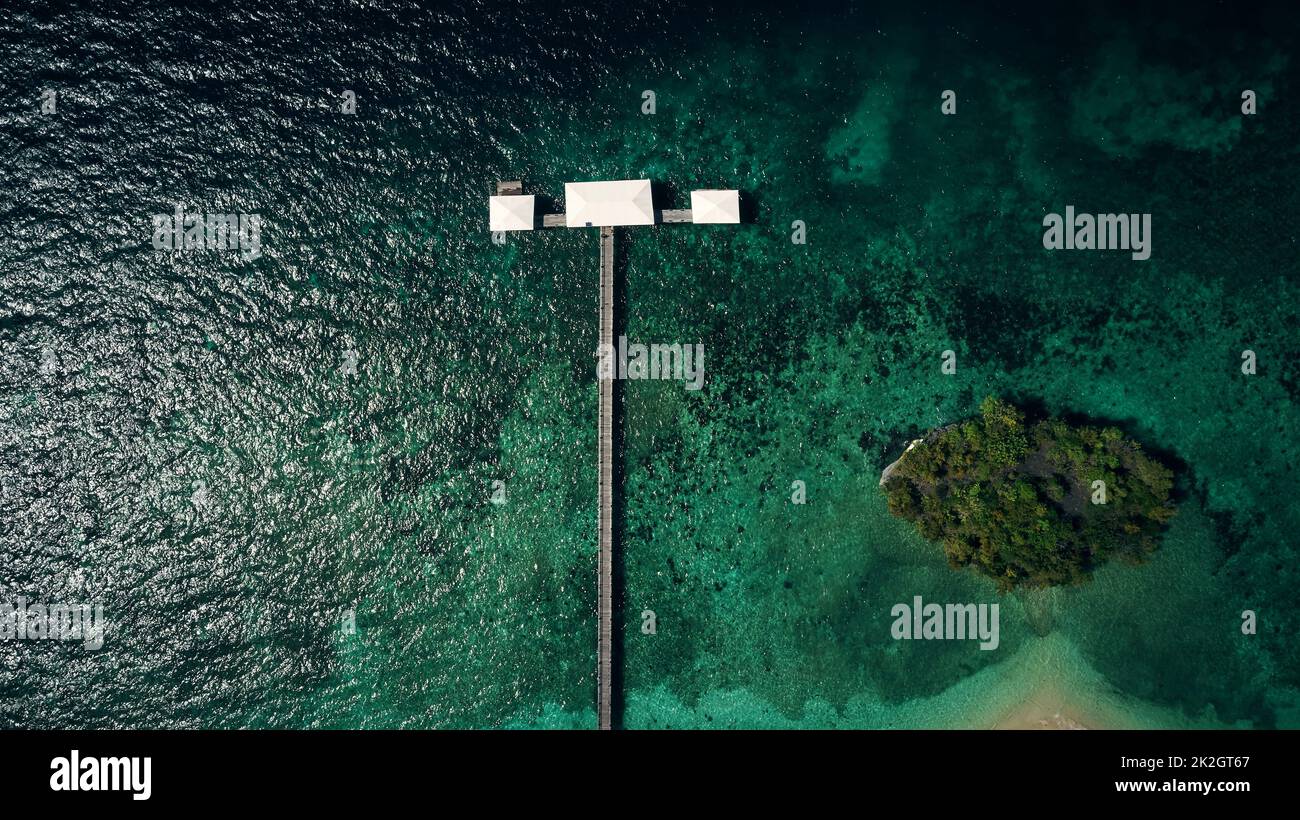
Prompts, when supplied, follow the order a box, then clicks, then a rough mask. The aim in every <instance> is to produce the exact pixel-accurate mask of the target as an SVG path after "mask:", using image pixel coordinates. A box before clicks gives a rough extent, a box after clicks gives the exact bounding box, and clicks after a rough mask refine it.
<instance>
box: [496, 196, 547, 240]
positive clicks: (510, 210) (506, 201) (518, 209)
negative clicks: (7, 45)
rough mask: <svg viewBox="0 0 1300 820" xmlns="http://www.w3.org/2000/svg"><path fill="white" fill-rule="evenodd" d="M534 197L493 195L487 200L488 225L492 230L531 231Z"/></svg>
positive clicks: (534, 205)
mask: <svg viewBox="0 0 1300 820" xmlns="http://www.w3.org/2000/svg"><path fill="white" fill-rule="evenodd" d="M535 207H536V197H534V196H532V195H531V194H530V195H528V196H522V195H519V196H494V197H492V198H491V199H489V200H488V226H489V229H490V230H493V231H531V230H532V229H533V209H534V208H535Z"/></svg>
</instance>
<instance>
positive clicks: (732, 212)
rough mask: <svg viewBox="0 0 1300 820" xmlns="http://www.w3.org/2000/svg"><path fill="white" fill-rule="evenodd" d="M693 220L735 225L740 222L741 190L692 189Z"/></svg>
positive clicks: (703, 222) (704, 222)
mask: <svg viewBox="0 0 1300 820" xmlns="http://www.w3.org/2000/svg"><path fill="white" fill-rule="evenodd" d="M691 221H692V222H695V223H702V224H706V225H707V224H726V225H735V224H739V222H740V192H739V191H712V190H710V191H691Z"/></svg>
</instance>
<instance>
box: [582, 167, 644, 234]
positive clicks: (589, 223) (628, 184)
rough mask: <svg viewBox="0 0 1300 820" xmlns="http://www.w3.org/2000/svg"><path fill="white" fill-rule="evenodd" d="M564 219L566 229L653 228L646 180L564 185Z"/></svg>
mask: <svg viewBox="0 0 1300 820" xmlns="http://www.w3.org/2000/svg"><path fill="white" fill-rule="evenodd" d="M564 218H565V220H564V221H565V224H567V225H568V226H569V227H570V228H588V227H604V226H606V225H653V224H655V206H654V202H653V201H652V198H651V196H650V180H648V179H620V180H611V181H607V182H566V183H565V184H564Z"/></svg>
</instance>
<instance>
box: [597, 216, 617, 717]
mask: <svg viewBox="0 0 1300 820" xmlns="http://www.w3.org/2000/svg"><path fill="white" fill-rule="evenodd" d="M600 344H601V345H602V347H601V348H599V349H600V350H612V349H613V347H614V229H613V228H601V229H600ZM603 345H608V347H604V346H603ZM597 381H598V384H599V387H600V422H599V430H598V432H597V437H598V439H599V442H598V444H597V445H596V450H597V460H598V461H599V465H598V469H599V471H600V478H599V483H598V496H599V504H600V523H599V540H600V556H599V557H598V558H597V561H596V566H597V570H596V572H597V583H598V584H599V587H600V592H599V602H598V603H597V609H598V620H599V622H600V623H599V627H598V634H597V642H596V723H597V726H598V728H600V729H609V728H611V714H612V709H611V708H610V698H611V694H612V691H613V687H612V681H611V676H612V675H613V665H614V664H613V653H614V380H613V379H598V380H597Z"/></svg>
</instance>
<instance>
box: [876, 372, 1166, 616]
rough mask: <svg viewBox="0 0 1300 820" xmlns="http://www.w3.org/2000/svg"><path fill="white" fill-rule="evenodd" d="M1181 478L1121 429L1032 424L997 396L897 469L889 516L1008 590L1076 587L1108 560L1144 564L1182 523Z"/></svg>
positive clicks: (929, 439) (956, 563)
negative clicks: (1176, 490)
mask: <svg viewBox="0 0 1300 820" xmlns="http://www.w3.org/2000/svg"><path fill="white" fill-rule="evenodd" d="M1173 484H1174V477H1173V472H1172V471H1171V470H1169V469H1168V468H1167V467H1165V466H1164V465H1162V464H1160V463H1159V462H1158V461H1156V460H1155V459H1153V458H1151V457H1149V456H1147V455H1146V454H1145V453H1143V452H1142V448H1141V446H1140V445H1139V444H1138V443H1137V442H1135V441H1133V440H1131V439H1129V438H1126V437H1125V436H1124V435H1123V434H1122V433H1121V432H1120V431H1119V430H1118V429H1116V428H1114V427H1091V426H1084V425H1080V426H1074V425H1070V424H1067V423H1066V422H1064V421H1062V420H1060V419H1056V418H1048V419H1044V420H1041V421H1037V422H1034V423H1032V424H1030V423H1027V422H1026V420H1025V414H1024V413H1023V412H1022V411H1021V410H1020V409H1018V408H1017V407H1015V406H1014V405H1011V404H1008V403H1007V402H1004V401H1001V400H999V399H996V398H993V397H989V398H986V399H985V400H984V402H983V403H982V404H981V405H980V415H979V417H978V418H974V419H970V420H967V421H964V422H959V423H957V424H953V425H949V426H947V427H943V428H940V429H938V430H935V431H932V432H931V433H930V434H928V435H927V436H926V437H925V439H923V440H922V441H921V442H920V443H919V444H917V445H916V446H915V447H913V448H912V449H911V450H910V451H908V452H907V453H906V454H905V455H904V457H903V458H902V459H901V460H900V461H899V463H898V464H897V466H896V467H895V468H894V470H893V472H892V473H891V474H890V476H889V478H888V480H887V481H886V482H885V485H884V491H885V493H886V495H887V497H888V500H889V511H890V512H891V513H893V514H894V515H897V516H899V517H901V518H906V519H907V520H909V521H912V522H914V523H915V524H916V526H917V529H918V530H920V532H921V534H922V535H923V536H925V537H926V538H928V539H930V540H932V541H937V542H940V543H942V544H943V548H944V552H945V554H946V555H947V557H948V563H949V565H950V566H952V567H954V568H960V567H966V566H972V567H974V568H975V569H976V570H977V571H979V572H980V573H982V574H984V575H987V576H989V577H990V578H993V579H994V580H995V581H996V582H997V584H998V589H999V590H1000V591H1008V590H1011V589H1014V588H1015V587H1017V586H1027V587H1043V586H1056V585H1063V584H1065V585H1068V584H1078V583H1082V582H1083V581H1085V580H1087V578H1088V576H1089V573H1090V572H1091V571H1092V570H1093V569H1094V568H1096V567H1098V566H1100V565H1101V564H1102V563H1104V562H1105V561H1107V560H1108V559H1110V558H1119V559H1122V560H1126V561H1129V562H1131V563H1141V562H1142V561H1143V560H1145V559H1146V557H1147V556H1148V555H1149V554H1150V553H1151V552H1152V551H1154V550H1155V549H1156V547H1157V546H1158V545H1159V539H1160V534H1161V532H1162V531H1163V530H1164V528H1165V525H1166V523H1167V522H1168V521H1169V519H1170V518H1172V517H1173V515H1174V512H1175V510H1174V507H1173V504H1172V502H1171V500H1170V492H1171V491H1172V489H1173Z"/></svg>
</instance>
